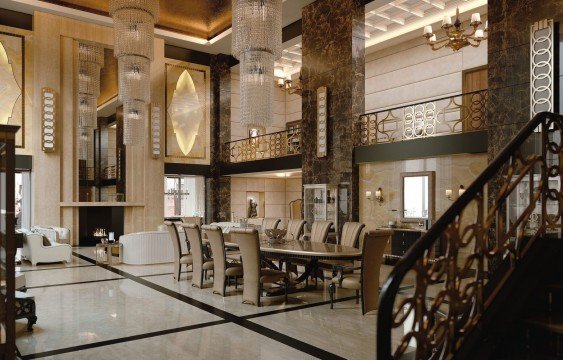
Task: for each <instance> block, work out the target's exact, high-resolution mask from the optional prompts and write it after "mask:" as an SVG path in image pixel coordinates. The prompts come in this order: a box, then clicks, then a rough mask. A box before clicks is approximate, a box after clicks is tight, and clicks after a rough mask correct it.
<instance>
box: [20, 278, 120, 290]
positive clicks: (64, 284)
mask: <svg viewBox="0 0 563 360" xmlns="http://www.w3.org/2000/svg"><path fill="white" fill-rule="evenodd" d="M115 280H125V278H114V279H101V280H86V281H76V282H71V283H60V284H50V285H38V286H28V287H27V289H40V288H48V287H53V286H66V285H78V284H90V283H97V282H104V281H115Z"/></svg>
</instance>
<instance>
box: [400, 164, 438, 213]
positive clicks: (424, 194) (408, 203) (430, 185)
mask: <svg viewBox="0 0 563 360" xmlns="http://www.w3.org/2000/svg"><path fill="white" fill-rule="evenodd" d="M434 177H435V173H434V171H423V172H410V173H401V221H402V222H420V221H423V220H426V219H430V220H432V219H434V199H435V197H434Z"/></svg>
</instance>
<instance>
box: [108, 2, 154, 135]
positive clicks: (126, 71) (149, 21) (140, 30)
mask: <svg viewBox="0 0 563 360" xmlns="http://www.w3.org/2000/svg"><path fill="white" fill-rule="evenodd" d="M158 10H159V8H158V0H110V2H109V13H110V15H111V16H112V18H113V22H114V45H115V47H114V51H113V54H114V56H115V57H116V58H117V63H118V77H119V100H120V101H121V102H122V103H123V143H124V144H125V145H139V144H141V143H142V140H143V137H144V129H145V123H146V121H147V106H148V103H149V102H150V95H151V94H150V86H151V84H150V63H151V61H152V60H153V56H154V24H155V22H156V20H157V18H158Z"/></svg>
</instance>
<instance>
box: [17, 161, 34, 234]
mask: <svg viewBox="0 0 563 360" xmlns="http://www.w3.org/2000/svg"><path fill="white" fill-rule="evenodd" d="M15 192H16V194H15V196H16V199H15V200H16V202H15V214H16V229H21V228H25V229H29V228H31V173H30V172H29V171H25V172H18V173H16V179H15Z"/></svg>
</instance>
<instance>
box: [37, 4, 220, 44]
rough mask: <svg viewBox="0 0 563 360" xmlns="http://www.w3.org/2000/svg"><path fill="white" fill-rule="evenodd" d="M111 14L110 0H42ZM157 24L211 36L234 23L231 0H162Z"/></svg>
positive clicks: (159, 26)
mask: <svg viewBox="0 0 563 360" xmlns="http://www.w3.org/2000/svg"><path fill="white" fill-rule="evenodd" d="M41 1H43V2H47V3H50V4H54V5H60V6H65V7H69V8H72V9H76V10H82V11H87V12H91V13H94V14H98V15H104V16H109V13H108V3H109V0H41ZM156 26H157V28H160V29H165V30H170V31H174V32H177V33H180V34H184V35H188V36H193V37H196V38H200V39H205V40H210V39H212V38H214V37H215V36H217V35H219V34H220V33H222V32H223V31H225V30H227V29H229V28H230V27H231V0H213V1H202V0H160V16H159V19H158V23H157V25H156Z"/></svg>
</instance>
